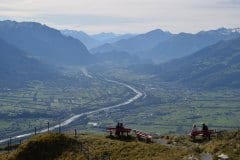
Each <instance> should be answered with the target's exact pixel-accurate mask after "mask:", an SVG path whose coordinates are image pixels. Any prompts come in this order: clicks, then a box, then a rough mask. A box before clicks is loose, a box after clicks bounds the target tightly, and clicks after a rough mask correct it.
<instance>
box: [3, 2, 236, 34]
mask: <svg viewBox="0 0 240 160" xmlns="http://www.w3.org/2000/svg"><path fill="white" fill-rule="evenodd" d="M239 4H240V0H208V1H193V0H101V1H100V0H87V1H86V0H78V1H76V0H61V1H59V0H21V1H20V0H0V18H1V19H6V18H8V19H14V20H19V21H27V20H29V21H39V22H42V23H46V24H48V25H51V26H53V27H58V28H64V27H68V28H70V29H71V28H74V29H78V30H86V31H88V32H101V31H105V32H106V31H114V32H144V31H148V30H151V29H155V28H163V29H165V30H170V31H174V32H181V31H188V32H197V31H199V30H202V29H212V28H217V27H238V26H240V21H239V20H238V19H239V18H238V17H240V12H239V6H240V5H239Z"/></svg>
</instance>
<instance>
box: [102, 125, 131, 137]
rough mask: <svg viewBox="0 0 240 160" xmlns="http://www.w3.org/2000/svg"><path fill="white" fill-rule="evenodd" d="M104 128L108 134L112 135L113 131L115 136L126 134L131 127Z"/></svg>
mask: <svg viewBox="0 0 240 160" xmlns="http://www.w3.org/2000/svg"><path fill="white" fill-rule="evenodd" d="M106 130H107V132H109V133H110V135H112V134H113V133H114V134H115V135H117V136H122V135H124V134H125V133H126V135H127V136H128V135H129V133H130V132H131V130H132V129H130V128H124V127H123V128H116V127H115V128H114V127H108V128H106Z"/></svg>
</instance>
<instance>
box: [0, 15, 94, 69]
mask: <svg viewBox="0 0 240 160" xmlns="http://www.w3.org/2000/svg"><path fill="white" fill-rule="evenodd" d="M0 38H1V39H2V40H4V41H6V42H7V43H9V44H11V45H13V46H16V47H17V48H19V49H21V50H23V51H24V52H26V53H27V54H29V55H31V56H34V57H35V58H38V59H39V60H41V61H44V62H47V63H49V64H54V65H81V64H89V63H91V62H92V61H93V59H94V58H93V56H92V55H91V54H90V53H89V52H88V50H87V48H86V47H85V46H84V45H83V44H82V42H80V41H79V40H77V39H74V38H72V37H67V36H64V35H62V34H61V32H60V31H58V30H56V29H53V28H50V27H48V26H46V25H42V24H40V23H35V22H21V23H20V22H15V21H9V20H7V21H0Z"/></svg>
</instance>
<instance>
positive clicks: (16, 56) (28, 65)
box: [0, 39, 57, 88]
mask: <svg viewBox="0 0 240 160" xmlns="http://www.w3.org/2000/svg"><path fill="white" fill-rule="evenodd" d="M56 75H57V74H56V71H55V70H54V68H52V67H50V66H48V65H46V64H43V63H41V62H39V61H38V60H36V59H34V58H32V57H28V56H27V53H25V52H24V51H22V50H20V49H18V48H16V47H15V46H12V45H10V44H8V43H7V42H5V41H4V40H2V39H0V77H1V79H0V88H7V87H10V88H11V87H22V86H24V85H25V83H26V82H27V81H30V80H49V79H51V78H54V76H56Z"/></svg>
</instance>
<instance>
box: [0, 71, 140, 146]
mask: <svg viewBox="0 0 240 160" xmlns="http://www.w3.org/2000/svg"><path fill="white" fill-rule="evenodd" d="M86 73H87V71H85V72H84V74H86ZM87 75H88V76H90V75H89V74H88V73H87ZM91 77H92V76H91ZM105 81H107V82H110V83H115V84H118V85H122V86H124V87H127V88H129V89H130V90H132V91H133V92H135V96H133V97H131V98H130V99H128V100H126V101H124V102H122V103H119V104H116V105H113V106H108V107H104V108H100V109H97V110H93V111H89V112H84V113H80V114H76V115H74V116H72V117H70V118H68V119H67V120H65V121H63V122H61V123H60V124H58V125H55V126H52V127H50V128H49V131H52V130H54V129H57V128H59V126H61V127H63V126H67V125H69V124H70V123H72V122H73V121H75V120H77V119H78V118H80V117H82V116H85V115H90V114H96V113H99V112H101V111H107V110H110V109H114V108H118V107H121V106H124V105H127V104H130V103H132V102H134V101H136V100H137V99H139V98H140V97H142V96H143V94H144V93H142V92H141V91H139V90H138V89H136V88H134V87H133V86H130V85H128V84H126V83H122V82H119V81H115V80H110V79H105ZM44 132H48V129H47V128H46V129H43V130H40V131H39V132H37V133H44ZM34 134H35V132H30V133H26V134H21V135H17V136H14V137H11V139H12V140H14V139H20V138H25V137H28V136H31V135H34ZM7 141H9V138H6V139H2V140H0V143H4V142H7Z"/></svg>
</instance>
